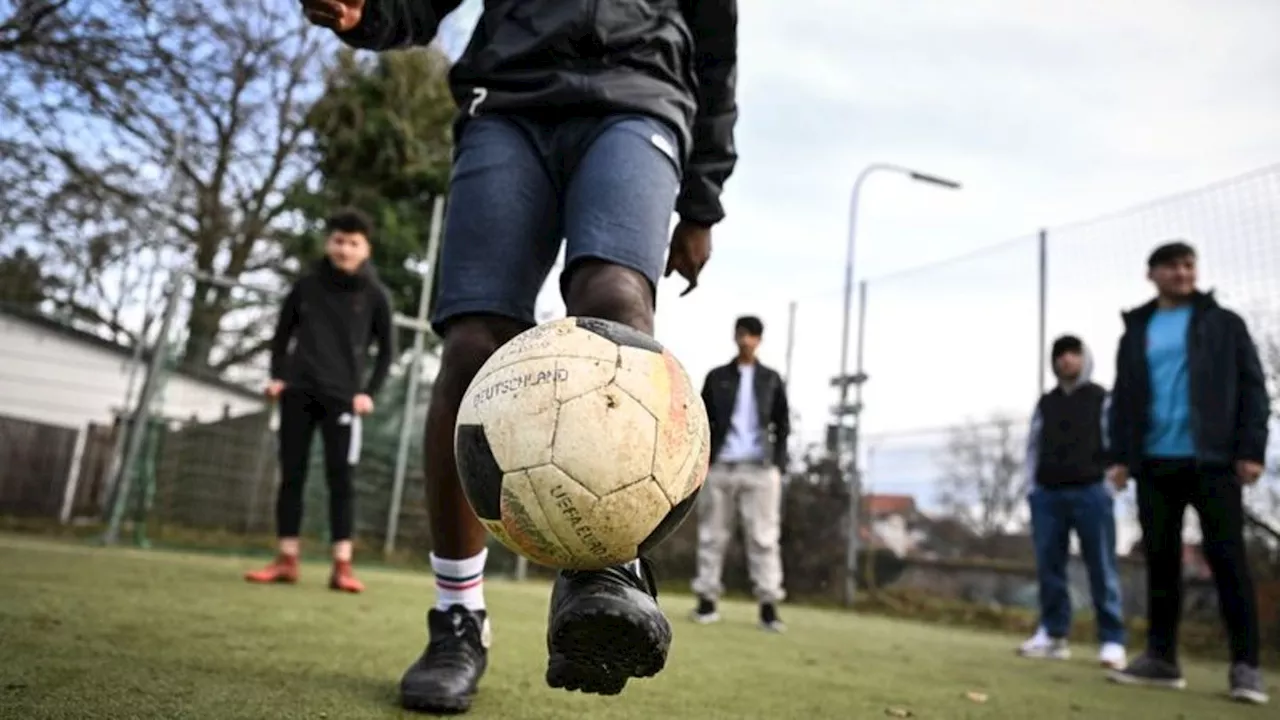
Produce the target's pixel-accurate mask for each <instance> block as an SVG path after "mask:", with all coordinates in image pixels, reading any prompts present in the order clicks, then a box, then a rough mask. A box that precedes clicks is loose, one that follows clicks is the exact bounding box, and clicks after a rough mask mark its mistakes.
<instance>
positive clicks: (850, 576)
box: [835, 163, 960, 605]
mask: <svg viewBox="0 0 1280 720" xmlns="http://www.w3.org/2000/svg"><path fill="white" fill-rule="evenodd" d="M878 170H888V171H893V172H898V173H902V174H904V175H906V176H908V177H910V178H911V179H912V180H916V181H918V182H923V183H928V184H930V185H938V186H940V187H944V188H947V189H950V190H958V189H959V188H960V183H958V182H955V181H954V180H948V179H946V178H942V177H938V176H937V175H929V174H926V173H922V172H918V171H915V170H911V169H909V168H905V167H902V166H900V165H892V164H889V163H872V164H870V165H868V166H866V167H865V168H863V169H862V171H861V172H859V173H858V177H857V178H856V179H855V180H854V181H853V191H852V192H851V193H850V194H849V232H848V237H847V245H846V248H845V264H844V317H843V321H842V323H841V331H840V376H839V377H837V378H836V380H835V382H836V384H837V385H838V386H839V388H840V402H839V404H838V405H837V406H836V446H837V449H838V451H837V455H836V460H837V467H839V463H840V460H842V459H844V458H845V457H846V453H844V452H840V450H843V449H844V447H845V446H847V445H848V444H849V440H846V439H845V436H846V431H845V428H844V418H845V417H846V416H850V415H852V416H853V417H854V423H855V426H856V423H857V413H858V412H859V410H860V409H859V408H856V407H855V408H850V407H849V405H848V403H849V385H850V383H858V382H861V378H860V377H857V378H851V377H849V324H850V319H851V315H852V310H853V308H852V306H853V260H854V251H855V249H856V245H857V227H858V223H857V221H858V197H859V195H860V194H861V193H862V183H863V182H865V181H866V179H867V177H868V176H870V175H871V174H872V173H874V172H876V171H878ZM851 439H852V438H850V440H851ZM847 457H848V467H847V468H846V469H845V471H846V472H847V473H848V474H849V481H848V483H849V488H850V493H849V511H850V515H849V527H850V532H849V538H848V542H849V551H848V552H847V556H848V557H847V558H846V559H847V560H848V563H847V567H846V568H845V569H846V577H845V587H844V601H845V604H846V605H852V604H853V599H854V595H855V593H856V590H857V557H858V553H857V542H858V533H857V524H858V521H857V517H858V513H857V506H858V503H859V501H860V498H859V497H858V494H857V492H856V490H857V488H856V479H855V477H856V475H857V469H856V466H857V462H858V458H857V455H856V454H852V455H847Z"/></svg>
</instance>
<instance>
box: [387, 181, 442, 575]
mask: <svg viewBox="0 0 1280 720" xmlns="http://www.w3.org/2000/svg"><path fill="white" fill-rule="evenodd" d="M443 225H444V196H443V195H437V196H436V198H435V202H434V203H433V204H432V206H431V229H430V231H429V233H428V235H427V262H428V263H430V265H429V266H428V268H427V272H424V273H423V274H422V296H421V297H419V298H418V327H417V328H415V329H414V331H413V353H412V354H411V355H410V358H409V369H408V371H407V372H408V373H409V380H408V383H407V387H406V389H405V394H404V410H403V411H402V412H403V416H402V417H401V418H400V446H399V448H398V449H397V450H396V469H395V475H394V476H393V479H392V483H391V505H390V507H389V508H388V509H387V527H386V537H385V538H383V541H382V554H383V555H384V556H385V555H390V554H391V553H393V552H395V549H396V535H397V534H398V533H399V532H400V507H401V504H402V503H403V501H404V476H405V472H407V470H408V467H409V444H410V440H411V439H412V432H413V427H414V423H413V419H414V416H415V415H416V412H415V410H416V408H417V404H418V382H419V380H420V379H421V376H422V353H423V345H424V344H425V343H426V339H427V330H426V324H427V311H428V310H429V309H430V308H431V291H432V281H433V280H434V279H435V276H436V275H435V267H436V249H437V248H438V247H439V246H440V232H441V228H442V227H443Z"/></svg>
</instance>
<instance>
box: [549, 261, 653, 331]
mask: <svg viewBox="0 0 1280 720" xmlns="http://www.w3.org/2000/svg"><path fill="white" fill-rule="evenodd" d="M653 307H654V302H653V286H652V285H651V284H650V282H649V280H648V278H646V277H644V276H643V275H641V274H640V273H638V272H636V271H635V270H631V269H629V268H625V267H622V266H620V265H613V264H611V263H606V262H603V261H599V260H582V261H580V262H578V263H576V264H575V265H574V267H573V268H572V269H571V270H570V274H569V281H568V287H567V290H566V292H565V308H566V310H568V312H569V314H570V315H577V316H584V317H597V318H602V319H604V320H612V321H614V322H620V323H623V324H625V325H630V326H631V327H634V328H636V329H637V330H641V331H643V332H647V333H652V332H653Z"/></svg>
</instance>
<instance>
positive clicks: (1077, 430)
mask: <svg viewBox="0 0 1280 720" xmlns="http://www.w3.org/2000/svg"><path fill="white" fill-rule="evenodd" d="M1052 358H1053V359H1052V362H1053V373H1054V375H1055V376H1056V377H1057V378H1058V385H1057V387H1055V388H1054V389H1053V390H1051V391H1049V392H1048V393H1045V394H1044V396H1043V397H1041V398H1040V402H1039V403H1038V404H1037V405H1036V410H1035V414H1034V416H1033V417H1032V420H1031V431H1030V433H1029V434H1028V436H1027V462H1026V468H1027V475H1028V477H1029V479H1030V485H1031V488H1032V490H1031V495H1030V498H1029V500H1030V504H1031V534H1032V539H1033V542H1034V543H1035V552H1036V572H1037V575H1038V576H1039V583H1040V627H1039V628H1038V630H1037V631H1036V634H1035V635H1034V636H1033V637H1032V638H1031V639H1030V640H1027V641H1026V642H1024V643H1023V644H1022V645H1021V646H1020V647H1019V648H1018V653H1019V654H1020V655H1022V656H1023V657H1034V658H1052V659H1066V658H1067V657H1069V656H1070V650H1069V649H1068V647H1067V635H1068V633H1069V631H1070V629H1071V594H1070V592H1069V589H1070V585H1069V583H1068V581H1067V562H1068V559H1069V557H1070V547H1071V531H1072V530H1075V533H1076V537H1077V538H1079V541H1080V556H1081V558H1082V559H1083V560H1084V564H1085V568H1086V569H1087V571H1088V574H1089V590H1090V592H1091V594H1092V595H1093V607H1094V612H1095V617H1096V620H1097V626H1098V641H1099V643H1100V648H1099V651H1098V660H1099V662H1101V663H1102V665H1104V666H1106V667H1110V668H1113V669H1118V668H1121V667H1123V666H1124V664H1125V659H1126V658H1125V650H1124V641H1125V637H1124V618H1123V614H1122V613H1123V609H1122V607H1121V604H1120V578H1119V575H1118V573H1117V571H1116V518H1115V507H1114V501H1113V499H1112V495H1111V492H1110V491H1109V490H1108V489H1107V487H1106V483H1105V482H1103V478H1104V472H1105V470H1106V458H1105V452H1106V445H1105V438H1106V427H1105V422H1104V421H1105V418H1106V410H1105V405H1106V402H1107V391H1106V390H1104V389H1103V388H1102V387H1101V386H1099V385H1098V384H1096V383H1094V382H1092V381H1091V380H1090V379H1089V378H1090V375H1091V374H1092V371H1093V359H1092V357H1091V356H1090V354H1089V352H1088V350H1087V349H1086V348H1085V346H1084V343H1083V342H1081V340H1080V338H1078V337H1075V336H1073V335H1064V336H1062V337H1060V338H1058V339H1057V340H1055V341H1054V342H1053V352H1052Z"/></svg>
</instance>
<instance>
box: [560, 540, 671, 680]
mask: <svg viewBox="0 0 1280 720" xmlns="http://www.w3.org/2000/svg"><path fill="white" fill-rule="evenodd" d="M657 597H658V588H657V585H656V584H655V583H654V579H653V571H652V570H651V569H650V567H649V564H648V562H647V561H643V560H642V561H637V562H632V563H628V564H627V565H620V566H617V567H612V568H608V569H606V570H594V571H561V572H560V574H559V576H557V577H556V582H555V586H554V588H553V589H552V591H551V614H550V618H549V620H548V622H547V652H548V654H549V657H548V659H547V684H548V685H550V686H551V687H553V688H564V689H565V690H581V691H582V692H584V693H593V694H596V695H617V694H618V693H620V692H622V688H623V687H624V686H625V685H626V684H627V680H629V679H631V678H633V677H634V678H645V677H652V676H654V675H657V674H658V672H659V671H661V670H662V667H663V665H665V664H666V662H667V650H668V649H669V648H670V647H671V625H670V624H669V623H668V622H667V618H666V617H665V616H664V615H663V614H662V610H660V609H659V608H658V601H657Z"/></svg>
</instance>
